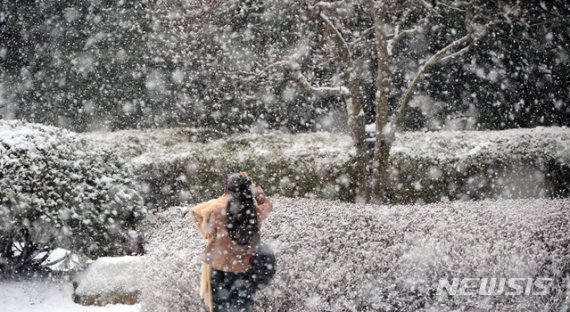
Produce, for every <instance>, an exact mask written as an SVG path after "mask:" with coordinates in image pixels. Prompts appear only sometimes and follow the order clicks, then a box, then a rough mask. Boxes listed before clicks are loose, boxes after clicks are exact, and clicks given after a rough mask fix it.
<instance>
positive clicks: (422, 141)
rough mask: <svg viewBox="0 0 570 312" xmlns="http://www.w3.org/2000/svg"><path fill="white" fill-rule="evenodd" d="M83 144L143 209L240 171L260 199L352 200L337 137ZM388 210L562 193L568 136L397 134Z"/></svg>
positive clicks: (566, 191)
mask: <svg viewBox="0 0 570 312" xmlns="http://www.w3.org/2000/svg"><path fill="white" fill-rule="evenodd" d="M86 136H87V137H89V138H92V139H95V140H97V141H99V142H102V143H104V144H108V145H112V146H114V147H116V148H117V149H118V150H120V151H122V153H123V155H124V156H125V157H126V158H127V159H129V160H130V165H131V166H132V168H133V171H134V172H135V174H136V175H137V177H138V179H139V181H141V183H142V184H143V185H144V186H145V187H144V189H145V193H144V195H143V196H145V199H146V201H147V202H148V204H149V206H152V207H167V206H172V205H178V204H180V203H184V202H197V201H202V200H206V199H208V198H212V197H214V196H216V195H218V191H219V190H220V189H221V185H220V183H221V181H223V177H224V176H225V174H226V173H228V172H235V171H239V170H248V171H250V172H251V174H253V175H254V177H255V178H256V180H257V181H258V182H259V183H260V184H262V185H264V186H265V188H266V190H267V191H268V192H269V193H270V194H280V195H284V196H288V197H310V198H314V197H318V198H329V199H341V200H348V201H350V200H352V199H353V198H354V195H355V194H354V192H353V191H354V185H353V182H352V181H353V180H354V179H353V173H352V171H351V170H350V168H351V164H352V163H353V160H352V159H353V156H354V150H353V148H352V143H351V140H350V138H349V137H348V136H347V135H345V134H341V133H326V132H320V133H302V134H294V135H293V134H284V133H279V132H267V133H264V134H236V135H226V136H224V135H223V134H221V133H218V132H215V131H211V130H208V129H184V128H177V129H161V130H153V131H149V130H143V131H139V130H126V131H118V132H113V133H90V134H86ZM390 164H391V168H390V173H391V175H390V176H391V178H390V179H391V181H390V183H389V185H391V189H390V190H389V192H388V193H389V196H390V197H391V202H392V203H412V202H417V203H422V202H437V201H441V200H458V199H459V200H467V199H485V198H536V197H539V198H541V197H558V196H563V197H568V196H570V129H567V128H559V127H552V128H535V129H515V130H505V131H441V132H404V133H398V134H397V136H396V142H395V143H394V146H393V148H392V151H391V155H390Z"/></svg>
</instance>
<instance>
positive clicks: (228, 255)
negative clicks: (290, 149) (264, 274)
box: [190, 172, 272, 312]
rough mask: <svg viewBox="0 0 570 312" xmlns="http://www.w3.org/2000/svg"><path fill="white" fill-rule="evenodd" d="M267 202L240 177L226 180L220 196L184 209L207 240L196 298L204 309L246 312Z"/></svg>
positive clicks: (242, 174) (251, 293)
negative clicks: (250, 271) (252, 259)
mask: <svg viewBox="0 0 570 312" xmlns="http://www.w3.org/2000/svg"><path fill="white" fill-rule="evenodd" d="M271 209H272V205H271V202H270V201H269V199H268V198H267V196H266V195H265V192H264V191H263V189H261V188H260V187H257V186H255V185H254V184H253V182H252V180H251V178H250V177H249V176H247V174H246V173H244V172H240V173H233V174H230V175H228V176H227V177H226V181H225V183H224V194H223V195H222V196H220V197H219V198H217V199H214V200H210V201H208V202H205V203H202V204H200V205H198V206H196V207H194V208H192V209H191V210H190V212H191V215H192V219H193V221H194V223H195V224H196V227H197V228H198V232H199V233H200V234H201V235H202V236H203V237H204V238H206V239H207V240H208V243H207V245H206V250H205V253H204V258H203V265H202V281H201V287H200V296H201V297H202V299H204V302H205V303H206V304H207V305H208V306H209V307H210V311H216V312H217V311H246V312H247V311H251V309H252V306H253V294H254V292H255V287H253V286H252V285H250V283H249V275H248V270H249V268H250V261H251V256H252V253H253V251H254V250H255V248H256V246H257V244H258V243H259V237H260V236H259V228H260V225H261V223H262V222H263V220H265V218H266V217H267V215H268V214H269V212H270V211H271Z"/></svg>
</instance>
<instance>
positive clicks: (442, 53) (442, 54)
mask: <svg viewBox="0 0 570 312" xmlns="http://www.w3.org/2000/svg"><path fill="white" fill-rule="evenodd" d="M472 41H473V36H472V34H467V35H465V36H463V37H461V38H459V39H457V40H455V41H453V42H452V43H450V44H448V45H447V46H446V47H444V48H443V49H441V50H439V51H438V52H437V53H436V54H434V55H432V57H430V58H429V59H428V60H427V61H426V62H425V63H424V64H423V65H422V66H421V67H420V69H419V70H418V73H417V74H416V77H415V78H414V80H412V82H411V83H410V85H409V86H408V88H407V89H406V91H405V92H404V94H403V95H402V97H401V98H400V100H399V101H398V107H397V108H396V112H395V113H394V116H393V118H392V129H393V130H392V135H391V136H393V133H394V130H395V129H396V128H398V127H399V125H400V122H401V120H402V117H403V115H404V113H405V111H406V109H407V107H408V103H409V102H410V100H411V98H412V95H413V94H414V92H415V91H416V88H417V86H418V84H419V83H420V81H422V80H423V78H424V74H425V72H426V71H427V70H428V69H429V68H430V67H432V66H433V65H435V64H438V63H439V62H440V61H441V60H442V59H444V58H446V57H448V56H449V57H451V58H453V57H455V56H458V55H460V54H463V53H464V52H462V53H459V52H460V51H463V50H464V49H465V48H468V47H469V46H470V44H469V43H471V42H472ZM466 44H469V45H468V46H467V47H464V48H462V49H460V50H459V51H457V52H453V51H454V50H456V49H459V48H461V47H463V46H464V45H466ZM465 52H466V51H465ZM448 60H449V59H448Z"/></svg>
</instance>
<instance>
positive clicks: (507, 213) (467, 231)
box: [141, 197, 570, 312]
mask: <svg viewBox="0 0 570 312" xmlns="http://www.w3.org/2000/svg"><path fill="white" fill-rule="evenodd" d="M273 202H274V211H273V213H272V214H271V215H270V216H269V218H268V219H267V222H266V223H264V225H263V227H262V241H264V242H266V243H269V244H270V245H271V246H272V247H273V249H274V251H275V253H276V255H277V274H276V277H275V279H274V280H273V281H272V283H271V284H270V285H269V286H268V287H267V288H265V289H263V290H262V291H261V292H259V293H258V294H257V295H256V298H255V304H256V311H307V312H312V311H315V312H316V311H331V312H336V311H379V310H384V311H471V310H477V309H478V307H481V306H486V307H487V308H486V309H485V310H488V311H538V310H544V309H545V308H546V309H547V310H553V311H566V310H567V309H568V308H569V307H568V306H567V305H568V301H566V302H565V300H566V296H567V295H568V296H570V288H568V283H570V279H568V278H570V276H567V274H568V271H567V268H568V263H570V244H568V243H569V242H570V235H569V234H568V228H569V227H570V200H568V199H560V200H546V199H533V200H499V201H477V202H474V201H470V202H449V203H438V204H430V205H398V206H376V205H359V204H351V203H342V202H338V201H326V200H311V199H302V198H296V199H293V198H283V197H274V198H273ZM187 208H188V207H182V208H172V209H171V210H168V211H166V212H164V213H160V214H158V215H157V216H156V217H157V219H156V220H154V221H153V225H154V230H152V231H151V235H150V241H149V243H148V246H147V247H148V248H147V250H148V254H147V256H146V257H145V259H144V266H145V268H146V270H145V274H144V276H143V281H144V282H143V284H144V288H143V290H142V294H141V304H142V306H141V309H142V310H143V311H153V312H159V311H179V310H188V309H189V310H192V311H204V310H203V305H202V303H201V301H200V299H199V298H198V290H199V272H200V257H201V254H202V251H203V248H204V244H205V243H204V241H203V240H201V239H200V238H199V237H198V234H197V233H196V231H195V229H194V228H193V226H192V224H191V223H190V220H189V219H188V217H185V218H182V217H181V215H180V210H185V209H187ZM454 277H456V278H464V277H466V278H471V277H474V278H478V277H479V278H482V277H488V278H493V277H513V278H534V277H546V278H553V279H554V283H553V286H552V288H551V289H550V292H549V293H548V294H547V295H546V296H518V297H512V296H491V297H489V296H482V297H472V296H456V297H446V296H444V297H438V296H435V295H434V291H435V289H436V288H437V285H438V280H440V279H442V278H454ZM158 290H160V291H158ZM563 307H565V308H566V310H564V309H563ZM201 309H202V310H201Z"/></svg>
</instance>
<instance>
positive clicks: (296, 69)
mask: <svg viewBox="0 0 570 312" xmlns="http://www.w3.org/2000/svg"><path fill="white" fill-rule="evenodd" d="M278 66H281V67H285V68H287V69H289V71H290V72H291V77H292V78H293V80H295V81H296V82H297V83H298V84H299V85H300V86H301V87H302V88H303V89H304V90H306V91H308V92H310V93H311V94H313V95H317V96H325V95H332V96H346V95H349V94H350V92H349V91H348V89H347V88H346V87H344V86H339V87H318V86H313V85H311V83H310V82H309V80H308V79H307V78H306V77H305V76H304V75H303V73H302V72H301V65H300V64H299V63H297V62H295V61H292V60H283V61H279V62H275V63H273V64H270V65H268V66H266V67H265V68H263V69H262V70H261V72H264V71H267V70H269V69H271V68H274V67H278ZM261 72H260V73H258V74H257V75H258V76H259V75H261Z"/></svg>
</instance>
